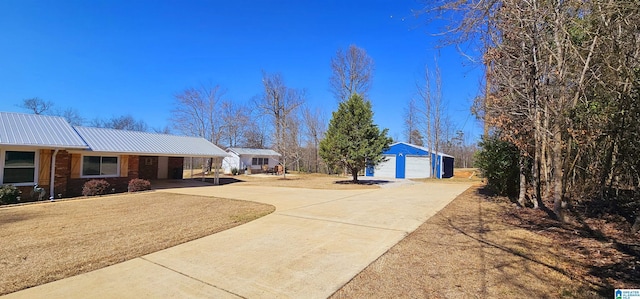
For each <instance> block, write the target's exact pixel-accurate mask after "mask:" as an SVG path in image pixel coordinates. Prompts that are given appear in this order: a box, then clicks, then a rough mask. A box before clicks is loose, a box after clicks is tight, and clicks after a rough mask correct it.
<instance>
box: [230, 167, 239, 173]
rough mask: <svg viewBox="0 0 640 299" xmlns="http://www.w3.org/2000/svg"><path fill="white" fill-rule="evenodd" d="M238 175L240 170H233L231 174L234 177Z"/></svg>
mask: <svg viewBox="0 0 640 299" xmlns="http://www.w3.org/2000/svg"><path fill="white" fill-rule="evenodd" d="M238 173H240V171H239V170H238V168H235V167H234V168H231V174H233V175H238Z"/></svg>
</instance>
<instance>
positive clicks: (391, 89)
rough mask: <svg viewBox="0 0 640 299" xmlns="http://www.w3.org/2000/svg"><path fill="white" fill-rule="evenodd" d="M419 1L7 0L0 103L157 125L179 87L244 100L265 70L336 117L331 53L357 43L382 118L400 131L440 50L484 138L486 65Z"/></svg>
mask: <svg viewBox="0 0 640 299" xmlns="http://www.w3.org/2000/svg"><path fill="white" fill-rule="evenodd" d="M420 7H421V4H420V2H419V1H411V0H398V1H392V0H389V1H377V0H369V1H335V0H328V1H277V0H275V1H258V0H256V1H213V0H210V1H160V0H153V1H142V0H130V1H115V0H106V1H103V0H80V1H69V0H58V1H31V0H1V1H0V111H15V112H26V111H24V110H23V109H21V108H19V107H17V105H19V104H20V103H21V102H22V100H23V99H26V98H32V97H39V98H41V99H44V100H46V101H52V102H54V103H55V106H56V107H58V108H62V109H64V108H67V107H74V108H75V109H77V110H78V112H80V114H81V115H82V116H83V117H84V118H86V119H94V118H103V119H106V118H110V117H113V116H120V115H124V114H131V115H132V116H133V117H135V118H136V119H141V120H143V121H145V122H146V123H147V124H148V125H149V126H150V127H152V128H162V127H164V126H166V125H168V124H169V118H170V113H171V112H170V111H171V109H172V106H173V103H174V95H175V94H177V93H179V92H180V91H182V90H184V89H185V88H187V87H197V86H199V85H201V84H207V85H210V84H213V85H215V84H219V85H220V86H221V87H223V88H224V89H226V91H227V92H226V98H228V99H230V100H233V101H237V102H241V103H247V102H249V101H251V98H253V97H254V96H256V95H259V94H260V93H261V92H262V85H261V71H262V70H265V71H266V72H268V73H276V72H279V73H281V74H282V76H283V78H284V79H285V82H286V84H287V85H288V86H290V87H293V88H300V89H303V88H304V89H306V91H307V103H308V105H309V106H311V107H320V108H321V109H323V110H324V111H326V115H327V116H330V115H331V111H333V110H335V109H336V107H337V102H336V100H335V99H334V98H333V96H332V94H331V92H330V91H329V77H330V75H331V69H330V60H331V58H332V57H333V56H334V55H335V53H336V50H338V49H339V48H343V49H344V48H347V47H348V46H349V45H350V44H356V45H357V46H359V47H361V48H364V49H365V50H366V51H367V52H368V54H369V56H371V57H372V58H373V60H374V62H375V74H374V79H373V87H372V90H371V93H370V100H371V102H372V104H373V109H374V113H375V121H376V123H377V124H378V125H379V126H380V127H383V128H389V130H390V135H391V136H392V137H394V138H400V139H402V137H403V134H402V131H403V113H404V107H405V106H406V104H407V102H408V101H409V100H410V99H411V98H412V97H415V96H416V80H419V79H420V78H421V77H422V76H423V72H424V68H425V65H426V64H429V65H430V66H433V64H434V59H435V58H437V59H438V63H439V65H440V68H441V72H442V80H443V86H442V87H443V99H444V101H445V103H446V105H447V107H448V112H449V114H450V115H451V119H452V121H453V123H454V124H455V126H456V127H457V129H461V130H463V131H464V132H465V133H466V135H467V136H469V137H472V138H476V137H477V136H479V135H480V134H481V128H480V126H479V123H478V122H477V121H476V120H475V118H474V117H473V116H470V112H469V107H470V105H471V103H472V101H473V98H474V97H475V96H476V94H478V90H479V87H478V86H479V82H480V80H481V68H480V67H479V66H477V65H474V64H472V63H471V62H469V61H468V60H466V59H465V58H464V57H462V56H461V55H460V54H459V53H458V52H457V51H456V50H455V49H454V48H450V47H449V48H443V49H436V48H435V46H436V45H437V39H436V38H434V37H432V36H431V35H429V32H435V31H436V29H433V28H428V27H427V25H425V22H424V19H417V18H415V17H414V16H413V14H412V10H415V9H419V8H420Z"/></svg>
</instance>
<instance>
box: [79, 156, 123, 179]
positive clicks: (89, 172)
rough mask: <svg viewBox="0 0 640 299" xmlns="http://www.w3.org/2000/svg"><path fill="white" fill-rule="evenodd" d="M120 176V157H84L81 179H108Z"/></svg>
mask: <svg viewBox="0 0 640 299" xmlns="http://www.w3.org/2000/svg"><path fill="white" fill-rule="evenodd" d="M119 174H120V157H118V156H82V173H81V177H85V178H108V177H117V176H118V175H119Z"/></svg>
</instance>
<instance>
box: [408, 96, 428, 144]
mask: <svg viewBox="0 0 640 299" xmlns="http://www.w3.org/2000/svg"><path fill="white" fill-rule="evenodd" d="M422 122H423V120H422V118H421V113H420V109H419V108H418V104H417V103H416V100H415V99H413V98H412V99H411V100H409V102H408V103H407V106H406V107H405V109H404V138H405V140H407V142H409V143H411V144H415V145H418V146H422V145H423V144H424V143H423V141H422V139H423V138H422V134H421V133H420V124H421V123H422Z"/></svg>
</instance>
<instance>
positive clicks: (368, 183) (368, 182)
mask: <svg viewBox="0 0 640 299" xmlns="http://www.w3.org/2000/svg"><path fill="white" fill-rule="evenodd" d="M389 183H392V182H391V181H387V180H358V181H356V182H354V181H353V180H342V181H336V182H335V183H334V184H338V185H366V186H373V185H385V184H389Z"/></svg>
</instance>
